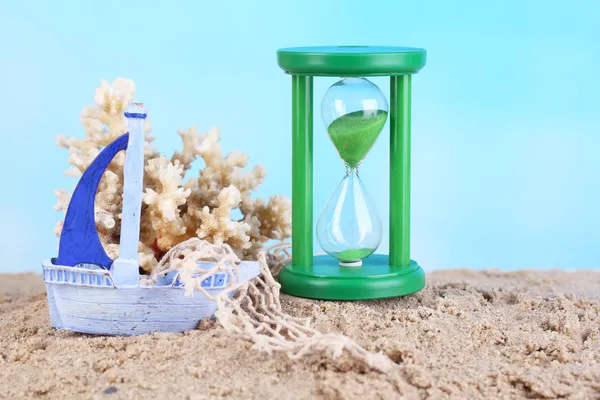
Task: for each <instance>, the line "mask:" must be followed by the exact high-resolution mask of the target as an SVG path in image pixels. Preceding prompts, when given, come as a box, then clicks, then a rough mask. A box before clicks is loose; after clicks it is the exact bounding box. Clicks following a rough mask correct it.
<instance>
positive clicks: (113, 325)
mask: <svg viewBox="0 0 600 400" xmlns="http://www.w3.org/2000/svg"><path fill="white" fill-rule="evenodd" d="M125 117H126V118H127V124H128V132H127V133H125V134H124V135H123V136H121V137H119V138H118V139H116V140H115V141H113V142H112V143H111V144H109V145H108V146H107V147H106V148H105V149H104V150H103V151H102V152H101V153H100V154H98V156H97V157H96V159H95V160H94V161H93V162H92V164H91V165H90V166H89V167H88V168H87V170H86V171H85V172H84V174H83V175H82V177H81V180H80V181H79V183H78V185H77V187H76V189H75V191H74V193H73V196H72V198H71V202H70V203H69V208H68V210H67V214H66V216H65V221H64V225H63V230H62V233H61V237H60V244H59V251H58V257H57V258H53V259H51V260H44V261H43V262H42V267H43V271H44V281H45V283H46V288H47V293H48V306H49V311H50V322H51V324H52V326H53V327H54V328H57V329H66V330H72V331H76V332H83V333H92V334H102V335H141V334H146V333H151V332H155V331H161V332H183V331H185V330H189V329H194V328H195V327H196V326H197V325H198V323H199V322H200V320H201V319H203V318H206V317H211V316H212V315H213V314H214V312H215V311H216V308H217V304H216V302H215V301H213V300H210V299H208V298H207V297H206V296H205V295H204V294H202V293H201V292H199V291H196V292H195V293H194V296H185V290H184V288H183V284H182V283H181V281H180V279H179V274H178V273H176V272H173V273H169V274H167V275H165V276H162V277H160V279H159V280H158V281H157V282H156V283H155V284H154V285H153V286H150V287H146V286H142V285H140V282H139V280H140V275H139V262H138V242H139V235H140V233H139V232H140V216H141V204H142V191H143V187H142V184H143V177H144V142H145V140H144V119H145V118H146V112H145V110H144V108H143V105H142V104H141V103H130V104H129V107H128V109H127V111H126V112H125ZM121 150H125V151H126V155H125V166H124V171H123V174H124V189H123V209H122V221H121V242H120V252H119V253H120V255H119V257H118V258H117V259H116V260H111V259H110V258H109V257H108V255H107V254H106V252H105V250H104V248H103V247H102V243H101V242H100V238H99V236H98V232H97V230H96V223H95V220H94V200H95V196H96V192H97V190H98V185H99V183H100V180H101V178H102V175H103V174H104V171H105V170H106V168H107V167H108V165H109V164H110V162H111V161H112V159H113V158H114V157H115V156H116V154H117V153H118V152H120V151H121ZM199 264H200V267H201V268H202V269H205V270H206V269H210V268H211V267H212V266H214V265H215V263H210V262H200V263H199ZM238 271H239V275H240V276H239V277H238V276H235V275H234V276H233V277H232V276H231V275H229V274H227V273H215V274H214V275H211V276H209V277H208V278H206V279H205V280H204V281H202V284H201V286H202V287H203V289H204V290H206V291H207V292H208V293H209V294H210V295H211V296H213V297H215V296H216V295H217V294H218V293H219V292H220V291H222V290H224V289H225V288H226V287H227V286H228V284H229V280H230V279H231V278H235V279H236V281H240V282H245V281H248V280H250V279H252V278H253V277H255V276H257V275H258V274H259V271H260V268H259V265H258V262H256V261H243V262H242V263H241V264H240V265H239V266H238Z"/></svg>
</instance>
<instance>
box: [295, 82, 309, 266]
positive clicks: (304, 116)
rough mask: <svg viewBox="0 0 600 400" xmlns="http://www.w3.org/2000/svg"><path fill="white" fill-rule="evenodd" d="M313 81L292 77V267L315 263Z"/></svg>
mask: <svg viewBox="0 0 600 400" xmlns="http://www.w3.org/2000/svg"><path fill="white" fill-rule="evenodd" d="M312 87H313V78H312V76H300V75H292V199H293V202H292V238H293V240H292V254H293V258H292V264H293V265H294V266H299V267H310V266H311V265H312V261H313V204H312V199H313V174H312V166H313V94H312Z"/></svg>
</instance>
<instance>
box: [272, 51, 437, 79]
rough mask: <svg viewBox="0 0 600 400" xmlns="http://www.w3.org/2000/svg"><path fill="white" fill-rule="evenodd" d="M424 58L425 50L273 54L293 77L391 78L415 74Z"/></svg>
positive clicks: (423, 63)
mask: <svg viewBox="0 0 600 400" xmlns="http://www.w3.org/2000/svg"><path fill="white" fill-rule="evenodd" d="M426 56H427V52H426V51H425V49H420V48H416V47H391V46H317V47H291V48H285V49H279V50H278V51H277V63H278V64H279V67H281V69H283V70H284V71H286V72H287V73H289V74H294V75H311V76H393V75H405V74H414V73H416V72H418V71H419V70H421V68H423V67H424V66H425V61H426Z"/></svg>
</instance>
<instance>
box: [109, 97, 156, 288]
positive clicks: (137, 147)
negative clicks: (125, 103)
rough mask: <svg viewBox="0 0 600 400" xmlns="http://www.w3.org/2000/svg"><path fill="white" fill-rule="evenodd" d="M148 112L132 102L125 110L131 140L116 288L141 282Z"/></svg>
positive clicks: (114, 272) (115, 270)
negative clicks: (141, 239)
mask: <svg viewBox="0 0 600 400" xmlns="http://www.w3.org/2000/svg"><path fill="white" fill-rule="evenodd" d="M146 115H147V114H146V111H145V110H144V105H143V103H129V107H128V108H127V111H126V112H125V117H127V126H128V131H129V142H128V144H127V151H126V153H125V166H124V168H123V179H124V182H123V209H122V218H121V243H120V250H119V258H117V259H116V260H115V261H114V263H113V265H112V269H111V275H112V278H113V282H114V283H115V286H116V287H132V286H137V285H138V280H139V261H138V242H139V240H140V216H141V215H140V214H141V209H142V191H143V182H144V144H145V140H144V120H145V119H146Z"/></svg>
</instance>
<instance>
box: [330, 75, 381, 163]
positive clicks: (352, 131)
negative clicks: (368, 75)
mask: <svg viewBox="0 0 600 400" xmlns="http://www.w3.org/2000/svg"><path fill="white" fill-rule="evenodd" d="M321 115H322V117H323V121H324V122H325V127H326V128H327V133H328V134H329V137H330V138H331V141H332V142H333V144H334V145H335V147H336V149H337V151H338V153H339V155H340V157H341V158H342V159H343V160H344V162H345V163H346V164H347V165H348V166H349V167H350V168H355V167H356V166H357V165H358V164H360V162H361V161H362V160H363V159H364V158H365V156H366V155H367V153H368V152H369V150H371V147H373V144H374V143H375V141H376V140H377V137H378V136H379V133H380V132H381V130H382V129H383V126H384V125H385V121H386V120H387V115H388V104H387V100H386V99H385V96H384V95H383V93H381V90H379V88H378V87H377V85H375V84H374V83H372V82H371V81H369V80H368V79H365V78H344V79H342V80H341V81H339V82H337V83H335V84H333V85H332V86H331V87H330V88H329V89H328V90H327V93H325V97H323V102H322V103H321Z"/></svg>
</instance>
